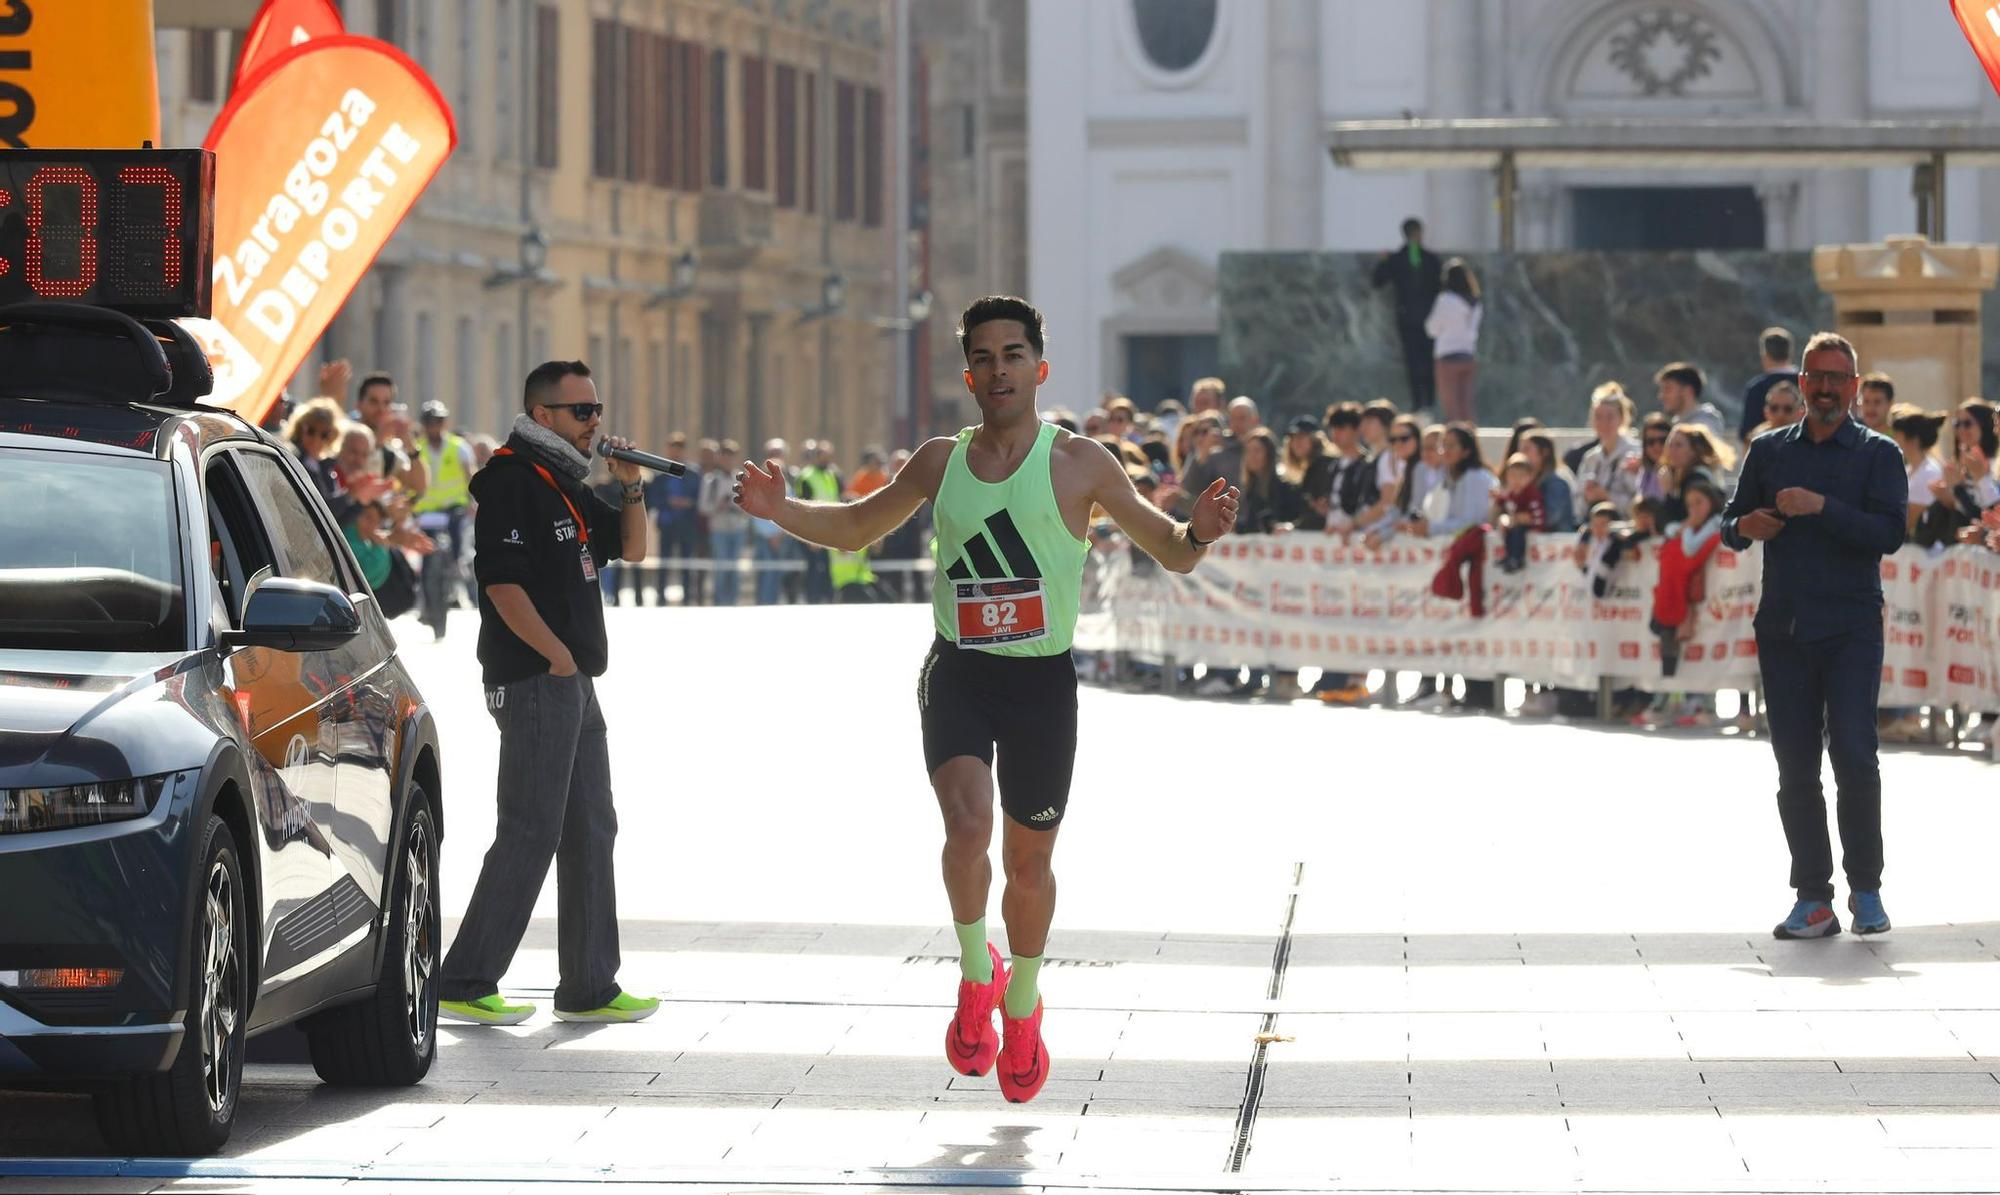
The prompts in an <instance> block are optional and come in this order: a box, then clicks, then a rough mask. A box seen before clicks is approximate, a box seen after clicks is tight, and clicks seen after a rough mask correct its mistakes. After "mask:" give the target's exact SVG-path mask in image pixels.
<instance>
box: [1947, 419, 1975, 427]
mask: <svg viewBox="0 0 2000 1195" xmlns="http://www.w3.org/2000/svg"><path fill="white" fill-rule="evenodd" d="M1951 425H1952V426H1953V427H1978V426H1979V425H1978V424H1977V423H1975V422H1973V421H1972V420H1970V419H1954V420H1952V421H1951Z"/></svg>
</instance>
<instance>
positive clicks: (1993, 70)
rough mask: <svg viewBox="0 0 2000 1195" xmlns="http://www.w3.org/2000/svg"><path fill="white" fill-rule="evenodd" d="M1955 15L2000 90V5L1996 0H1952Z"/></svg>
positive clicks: (1980, 62) (1995, 85) (1966, 38)
mask: <svg viewBox="0 0 2000 1195" xmlns="http://www.w3.org/2000/svg"><path fill="white" fill-rule="evenodd" d="M1951 15H1953V16H1955V17H1957V18H1958V27H1959V28H1960V29H1963V30H1965V40H1967V41H1969V42H1971V43H1972V52H1973V53H1975V54H1977V55H1979V65H1981V66H1983V67H1985V68H1986V78H1987V79H1988V81H1990V82H1991V83H1992V84H1993V86H1994V87H1995V88H1996V89H2000V4H1995V3H1994V2H1993V0H1951Z"/></svg>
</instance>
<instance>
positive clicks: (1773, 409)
mask: <svg viewBox="0 0 2000 1195" xmlns="http://www.w3.org/2000/svg"><path fill="white" fill-rule="evenodd" d="M1798 409H1799V408H1798V407H1797V406H1796V405H1795V404H1793V403H1788V402H1767V403H1765V404H1764V413H1765V414H1766V415H1795V414H1797V413H1798Z"/></svg>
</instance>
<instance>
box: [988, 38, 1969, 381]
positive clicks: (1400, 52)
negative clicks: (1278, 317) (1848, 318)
mask: <svg viewBox="0 0 2000 1195" xmlns="http://www.w3.org/2000/svg"><path fill="white" fill-rule="evenodd" d="M1026 19H1027V37H1028V46H1029V53H1028V63H1029V79H1028V82H1029V89H1028V94H1029V112H1028V128H1029V139H1028V160H1029V162H1030V163H1031V169H1030V171H1029V184H1028V185H1029V190H1030V201H1029V220H1028V227H1027V230H1026V235H1027V236H1028V238H1029V240H1028V243H1029V244H1030V245H1031V249H1030V255H1029V266H1028V275H1029V288H1030V291H1031V294H1032V297H1033V298H1034V299H1035V301H1036V302H1038V303H1039V304H1040V305H1041V306H1042V307H1043V308H1044V310H1045V311H1046V312H1047V313H1048V315H1049V318H1050V321H1051V324H1052V326H1053V328H1052V340H1053V344H1052V347H1051V349H1050V354H1051V357H1052V358H1053V359H1054V365H1055V369H1054V371H1053V376H1052V385H1053V384H1054V378H1056V377H1060V378H1065V379H1068V380H1069V382H1068V385H1069V387H1070V390H1071V392H1072V393H1073V401H1072V404H1071V405H1076V404H1077V403H1081V402H1082V401H1083V400H1085V399H1086V398H1087V397H1091V396H1094V394H1095V393H1096V392H1098V391H1102V390H1116V391H1119V392H1123V393H1129V394H1130V395H1131V396H1132V397H1133V398H1134V399H1135V400H1138V401H1140V402H1141V403H1142V404H1148V405H1150V404H1152V403H1156V402H1158V401H1159V400H1160V399H1162V398H1165V397H1168V396H1170V395H1182V394H1184V393H1185V387H1186V384H1187V382H1188V381H1189V380H1190V379H1191V378H1193V377H1195V376H1199V375H1200V374H1202V373H1205V372H1208V370H1209V368H1210V367H1212V365H1213V364H1214V361H1215V357H1216V335H1215V334H1216V328H1217V316H1216V264H1217V261H1218V259H1219V256H1220V255H1221V254H1222V253H1224V252H1229V251H1239V250H1251V251H1255V250H1291V249H1334V250H1375V251H1380V250H1384V249H1387V248H1389V247H1391V246H1393V245H1394V244H1396V243H1397V240H1398V234H1397V226H1398V224H1399V223H1400V222H1401V221H1402V219H1403V218H1404V217H1406V216H1411V215H1415V216H1419V217H1421V218H1422V219H1424V221H1425V222H1426V224H1427V225H1428V236H1427V240H1428V241H1429V243H1430V244H1432V245H1433V246H1436V247H1439V248H1443V249H1447V250H1463V251H1470V252H1478V251H1484V250H1492V249H1494V248H1497V247H1498V238H1499V232H1498V227H1499V226H1498V219H1497V216H1496V212H1495V204H1494V195H1495V191H1494V184H1493V181H1492V180H1491V179H1489V178H1487V177H1485V176H1484V175H1483V174H1481V173H1479V172H1475V171H1449V170H1438V171H1407V172H1395V173H1359V172H1355V171H1350V170H1344V169H1339V168H1336V167H1335V166H1334V165H1333V163H1332V160H1331V158H1330V156H1329V155H1328V153H1327V152H1326V150H1325V141H1324V135H1325V129H1326V126H1327V124H1328V122H1330V121H1337V120H1360V119H1370V118H1374V119H1396V118H1409V117H1417V118H1447V117H1509V118H1524V117H1540V118H1547V119H1552V120H1557V121H1562V120H1565V119H1580V118H1586V117H1587V118H1605V117H1648V118H1679V119H1699V118H1705V117H1719V118H1727V119H1735V120H1759V121H1761V120H1769V121H1772V122H1778V121H1805V122H1810V123H1825V124H1836V123H1840V122H1847V121H1857V120H1870V119H1872V120H1882V119H1890V120H1894V119H1909V120H1922V119H1959V120H1987V121H1990V120H1992V119H1993V118H1994V117H1995V116H2000V101H1996V99H1995V96H1994V94H1993V91H1992V89H1991V88H1990V87H1989V86H1988V85H1987V83H1986V80H1985V78H1984V76H1983V75H1982V73H1981V72H1980V70H1979V67H1978V65H1977V62H1976V60H1975V59H1974V58H1973V56H1972V54H1971V52H1970V51H1969V50H1968V48H1967V47H1966V45H1965V44H1964V40H1963V37H1962V36H1961V34H1960V32H1959V30H1958V28H1957V26H1956V24H1955V22H1954V21H1953V19H1952V16H1951V13H1950V11H1949V9H1948V7H1947V6H1945V5H1943V4H1936V5H1931V4H1910V3H1905V2H1904V0H1402V2H1398V3H1380V2H1378V0H1102V2H1094V3H1087V4H1081V3H1075V2H1074V0H1028V6H1027V14H1026ZM1912 182H1913V180H1912V177H1911V173H1910V172H1909V171H1908V170H1839V171H1825V172H1816V173H1808V172H1805V171H1802V170H1799V169H1797V168H1788V167H1786V166H1784V165H1783V164H1781V163H1776V162H1774V163H1773V164H1772V165H1771V166H1770V167H1769V168H1759V169H1741V168H1729V169H1704V168H1693V167H1690V166H1687V165H1685V164H1676V163H1675V162H1673V161H1671V160H1665V161H1661V162H1660V163H1659V164H1658V166H1657V168H1650V169H1644V168H1642V169H1636V170H1635V169H1621V170H1616V171H1609V170H1577V169H1571V170H1541V171H1524V172H1523V173H1522V175H1521V178H1520V182H1519V190H1518V195H1519V209H1518V211H1519V214H1518V217H1517V222H1516V227H1517V229H1518V241H1517V247H1518V248H1520V249H1524V250H1534V249H1685V248H1737V249H1744V248H1747V249H1765V248H1768V249H1807V248H1811V247H1812V246H1814V245H1816V244H1824V243H1829V242H1844V241H1863V240H1871V239H1876V238H1879V237H1882V236H1885V235H1888V234H1890V233H1894V232H1906V231H1911V230H1912V229H1913V228H1914V227H1915V219H1916V216H1915V208H1916V205H1915V203H1914V202H1913V199H1912ZM1946 191H1947V193H1946V199H1947V206H1948V210H1949V211H1950V213H1951V218H1950V223H1949V226H1948V229H1947V232H1948V234H1949V236H1950V239H1952V240H1958V241H1965V240H1976V239H1979V238H1980V237H1982V236H1992V235H2000V180H1996V179H1994V178H1993V177H1991V172H1990V171H1971V170H1957V171H1954V172H1952V173H1951V174H1950V176H1949V179H1948V183H1947V188H1946ZM1053 345H1061V346H1062V347H1061V349H1060V350H1058V349H1057V348H1056V347H1053Z"/></svg>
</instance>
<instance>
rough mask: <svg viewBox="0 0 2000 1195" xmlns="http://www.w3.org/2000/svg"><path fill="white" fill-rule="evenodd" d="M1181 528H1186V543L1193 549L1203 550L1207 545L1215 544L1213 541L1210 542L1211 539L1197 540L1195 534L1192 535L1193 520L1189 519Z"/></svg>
mask: <svg viewBox="0 0 2000 1195" xmlns="http://www.w3.org/2000/svg"><path fill="white" fill-rule="evenodd" d="M1182 526H1184V527H1186V528H1187V541H1188V543H1190V544H1192V545H1193V546H1195V547H1197V548H1205V547H1207V546H1208V545H1210V544H1212V543H1214V542H1215V541H1214V540H1212V539H1198V538H1196V537H1195V533H1194V520H1193V519H1189V520H1188V521H1187V522H1186V523H1184V524H1182Z"/></svg>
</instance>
